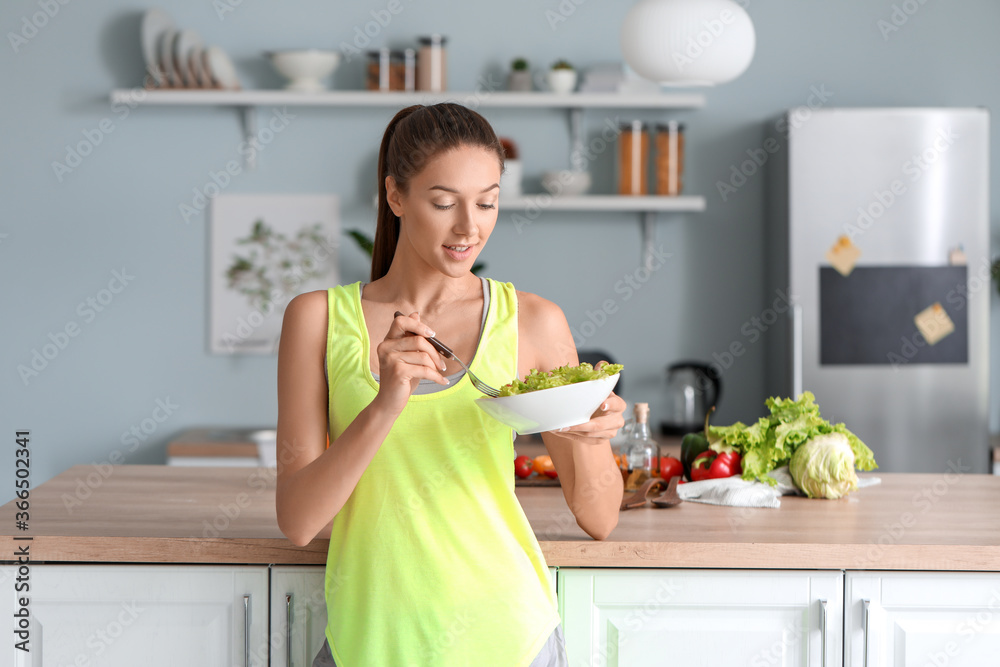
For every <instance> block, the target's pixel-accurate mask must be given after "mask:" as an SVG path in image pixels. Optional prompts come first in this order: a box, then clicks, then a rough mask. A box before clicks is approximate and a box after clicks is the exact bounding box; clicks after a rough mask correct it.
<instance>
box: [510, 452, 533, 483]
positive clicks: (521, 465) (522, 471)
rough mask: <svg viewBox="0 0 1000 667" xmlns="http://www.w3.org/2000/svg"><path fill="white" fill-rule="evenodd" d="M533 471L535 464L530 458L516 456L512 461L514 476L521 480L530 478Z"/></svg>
mask: <svg viewBox="0 0 1000 667" xmlns="http://www.w3.org/2000/svg"><path fill="white" fill-rule="evenodd" d="M534 471H535V462H534V461H532V460H531V457H530V456H518V457H517V458H516V459H514V474H515V475H517V476H518V477H520V478H521V479H524V478H525V477H530V476H531V473H533V472H534Z"/></svg>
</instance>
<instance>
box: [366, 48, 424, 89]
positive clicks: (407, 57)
mask: <svg viewBox="0 0 1000 667" xmlns="http://www.w3.org/2000/svg"><path fill="white" fill-rule="evenodd" d="M413 53H414V52H413V49H406V51H395V50H391V49H388V48H385V47H383V48H381V49H379V50H377V51H369V52H368V68H367V76H366V77H365V81H366V85H365V87H366V88H367V89H368V90H413V81H414V78H415V77H414V57H413ZM408 86H409V87H408Z"/></svg>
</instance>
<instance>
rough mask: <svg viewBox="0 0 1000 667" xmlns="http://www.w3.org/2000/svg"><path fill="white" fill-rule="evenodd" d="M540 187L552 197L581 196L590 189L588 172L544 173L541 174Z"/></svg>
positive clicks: (561, 171) (563, 171) (560, 171)
mask: <svg viewBox="0 0 1000 667" xmlns="http://www.w3.org/2000/svg"><path fill="white" fill-rule="evenodd" d="M542 187H543V188H545V189H546V190H548V192H549V194H551V195H552V196H553V197H559V196H570V197H572V196H573V195H582V194H583V193H585V192H586V191H587V190H589V189H590V172H589V171H571V170H569V169H563V170H559V171H546V172H545V173H543V174H542Z"/></svg>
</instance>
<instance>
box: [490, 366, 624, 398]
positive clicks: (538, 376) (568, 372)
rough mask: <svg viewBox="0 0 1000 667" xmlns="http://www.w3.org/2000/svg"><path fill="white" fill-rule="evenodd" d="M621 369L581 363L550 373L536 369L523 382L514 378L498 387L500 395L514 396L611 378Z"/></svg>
mask: <svg viewBox="0 0 1000 667" xmlns="http://www.w3.org/2000/svg"><path fill="white" fill-rule="evenodd" d="M621 369H622V365H621V364H604V365H603V366H601V367H600V368H594V367H593V366H591V365H590V364H588V363H587V362H583V363H582V364H580V365H579V366H560V367H559V368H554V369H552V370H551V371H540V370H538V369H537V368H532V369H531V372H529V373H528V374H527V375H526V376H524V380H523V381H522V380H519V379H517V378H515V379H514V381H513V382H511V383H509V384H505V385H504V386H502V387H500V395H501V396H514V395H517V394H526V393H528V392H529V391H538V390H539V389H551V388H552V387H561V386H563V385H565V384H574V383H576V382H588V381H589V380H600V379H602V378H607V377H611V376H612V375H614V374H615V373H618V372H619V371H621Z"/></svg>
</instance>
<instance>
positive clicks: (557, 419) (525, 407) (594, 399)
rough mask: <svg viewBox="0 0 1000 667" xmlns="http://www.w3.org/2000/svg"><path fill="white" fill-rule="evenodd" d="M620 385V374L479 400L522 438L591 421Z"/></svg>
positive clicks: (496, 417) (485, 408) (491, 414)
mask: <svg viewBox="0 0 1000 667" xmlns="http://www.w3.org/2000/svg"><path fill="white" fill-rule="evenodd" d="M616 384H618V373H615V374H614V375H612V376H611V377H606V378H601V379H599V380H589V381H587V382H576V383H574V384H565V385H563V386H561V387H553V388H552V389H539V390H538V391H529V392H528V393H526V394H517V395H515V396H500V397H498V398H478V399H476V405H478V406H479V407H480V408H481V409H482V410H483V411H484V412H486V414H488V415H489V416H491V417H493V418H494V419H496V420H497V421H499V422H501V423H504V424H506V425H507V426H510V427H511V428H512V429H514V430H515V431H517V433H518V434H519V435H527V434H529V433H541V432H542V431H553V430H555V429H560V428H563V427H564V426H576V425H577V424H583V423H585V422H588V421H590V416H591V415H592V414H594V411H595V410H597V408H599V407H600V406H601V403H603V402H604V400H605V399H606V398H607V397H608V395H609V394H611V391H612V390H613V389H614V388H615V385H616Z"/></svg>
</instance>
